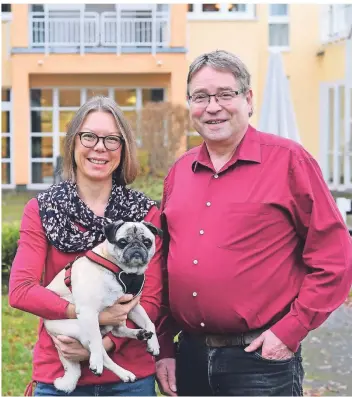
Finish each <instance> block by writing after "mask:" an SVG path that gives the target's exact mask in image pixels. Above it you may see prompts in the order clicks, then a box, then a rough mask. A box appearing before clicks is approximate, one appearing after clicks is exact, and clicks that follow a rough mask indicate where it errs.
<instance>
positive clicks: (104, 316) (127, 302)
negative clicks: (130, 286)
mask: <svg viewBox="0 0 352 397" xmlns="http://www.w3.org/2000/svg"><path fill="white" fill-rule="evenodd" d="M139 300H140V297H139V296H137V297H135V298H133V295H131V294H128V295H123V296H121V298H120V299H118V300H117V301H116V302H115V303H114V304H113V305H112V306H110V307H107V308H106V309H105V310H103V311H102V312H101V313H100V314H99V324H100V325H114V326H116V325H121V324H124V322H125V321H126V320H127V314H128V313H129V311H130V310H131V309H133V308H134V307H135V306H136V305H137V304H138V303H139Z"/></svg>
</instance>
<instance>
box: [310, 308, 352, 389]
mask: <svg viewBox="0 0 352 397" xmlns="http://www.w3.org/2000/svg"><path fill="white" fill-rule="evenodd" d="M303 357H304V361H303V364H304V369H305V372H306V377H305V384H304V386H305V394H306V395H315V396H321V395H329V396H341V395H342V396H352V305H351V303H350V304H349V305H347V304H344V305H342V306H341V307H340V308H339V309H337V310H336V311H335V312H334V313H332V315H331V316H330V317H329V318H328V320H327V321H326V322H325V323H324V324H322V325H321V326H320V327H319V328H318V329H317V330H315V331H312V332H310V334H309V336H308V337H307V338H306V339H305V340H304V341H303Z"/></svg>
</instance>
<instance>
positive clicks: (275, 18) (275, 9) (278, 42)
mask: <svg viewBox="0 0 352 397" xmlns="http://www.w3.org/2000/svg"><path fill="white" fill-rule="evenodd" d="M288 11H289V10H288V4H270V5H269V29H268V30H269V47H270V48H275V49H281V50H283V49H288V48H289V14H288Z"/></svg>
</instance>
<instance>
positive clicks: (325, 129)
mask: <svg viewBox="0 0 352 397" xmlns="http://www.w3.org/2000/svg"><path fill="white" fill-rule="evenodd" d="M341 87H344V90H345V91H344V101H345V106H344V117H343V118H341V117H335V114H338V113H339V112H340V106H341V96H340V95H339V89H340V88H341ZM346 89H347V87H346V84H345V81H343V80H337V81H334V82H323V83H320V94H319V95H320V98H319V99H320V100H319V108H320V115H319V119H320V120H319V121H320V128H319V136H320V153H319V160H320V166H321V170H322V174H323V177H324V179H325V181H326V183H327V185H328V187H329V189H330V190H332V191H337V192H344V191H346V190H347V191H349V190H351V189H352V172H351V165H352V147H351V149H347V150H346V149H345V147H344V148H343V150H341V149H340V145H341V138H342V145H346V144H347V145H348V144H350V145H351V141H347V139H348V136H350V134H351V132H352V110H351V107H352V88H349V91H346ZM329 92H333V97H332V98H331V97H330V94H329ZM330 101H331V105H332V107H331V109H332V114H331V112H330ZM327 110H328V111H327ZM331 116H333V117H331ZM330 126H332V127H333V130H332V131H331V130H330V129H329V127H330ZM341 128H343V130H344V134H343V135H342V136H341V135H340V129H341ZM337 131H338V132H337ZM331 141H333V146H331V145H330V142H331ZM340 156H341V157H342V158H343V164H344V166H343V168H342V169H341V168H340V163H339V158H340ZM342 177H343V183H341V181H340V179H341V178H342Z"/></svg>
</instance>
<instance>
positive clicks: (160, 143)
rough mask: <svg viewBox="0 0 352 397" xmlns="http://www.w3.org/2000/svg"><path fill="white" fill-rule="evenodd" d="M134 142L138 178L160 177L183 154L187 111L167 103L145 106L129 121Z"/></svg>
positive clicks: (187, 122)
mask: <svg viewBox="0 0 352 397" xmlns="http://www.w3.org/2000/svg"><path fill="white" fill-rule="evenodd" d="M129 122H130V124H131V128H132V129H133V130H134V132H135V136H136V139H137V142H138V147H139V150H138V160H139V163H140V173H139V175H142V176H146V175H151V176H154V177H164V176H165V175H166V174H167V172H168V170H169V167H170V166H171V165H172V164H173V162H174V161H175V160H176V158H177V157H178V156H180V155H181V154H182V153H183V152H184V151H185V150H186V146H187V145H186V133H187V132H188V130H189V116H188V110H187V109H186V108H185V107H184V106H181V105H173V104H171V103H168V102H158V103H154V102H149V103H147V104H146V105H145V106H144V107H143V109H141V110H140V111H139V112H138V113H135V114H134V115H132V116H130V117H129Z"/></svg>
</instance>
